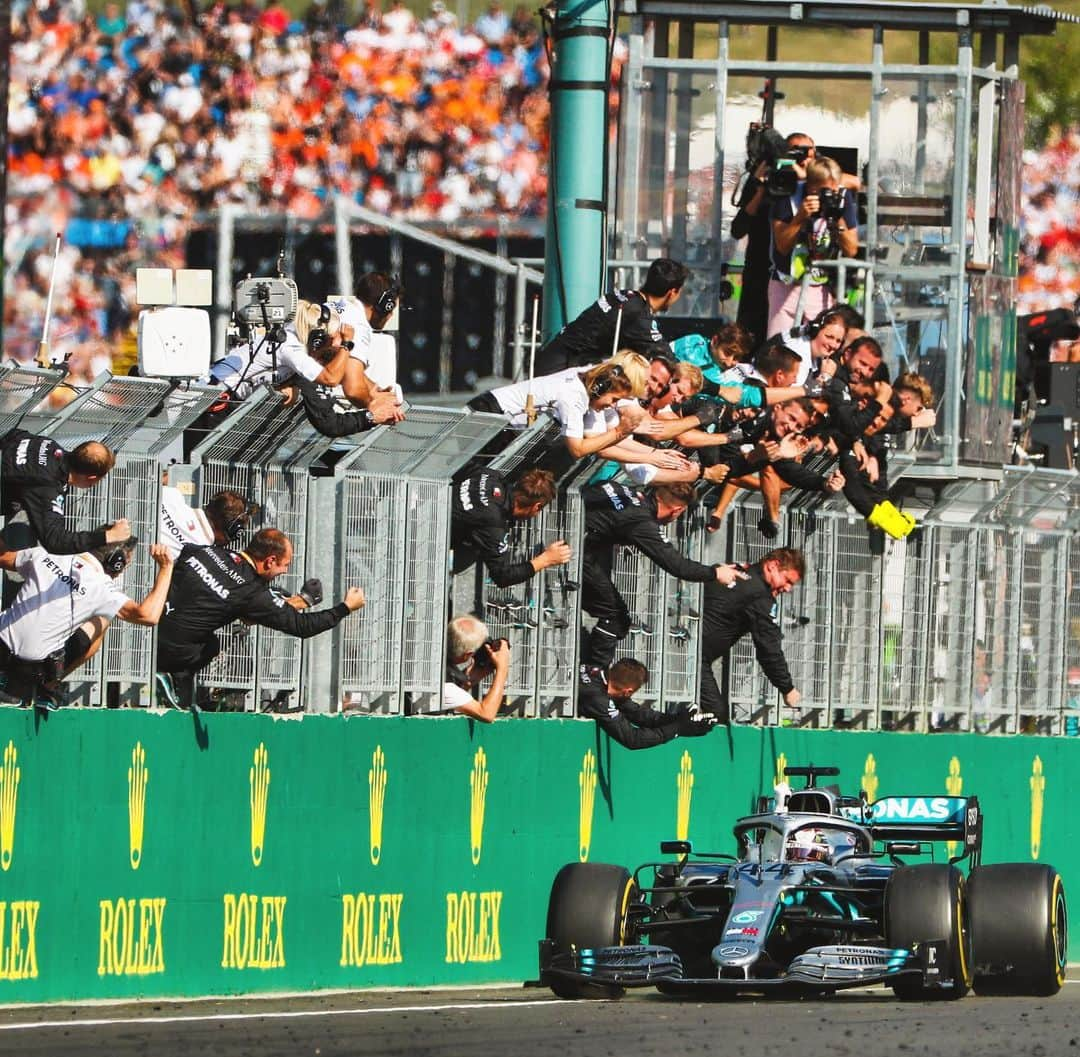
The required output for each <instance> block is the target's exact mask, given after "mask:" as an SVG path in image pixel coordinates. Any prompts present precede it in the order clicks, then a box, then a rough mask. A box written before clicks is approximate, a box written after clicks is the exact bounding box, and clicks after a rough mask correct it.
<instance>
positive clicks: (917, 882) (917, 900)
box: [885, 863, 973, 1000]
mask: <svg viewBox="0 0 1080 1057" xmlns="http://www.w3.org/2000/svg"><path fill="white" fill-rule="evenodd" d="M885 935H886V939H887V941H888V943H889V946H891V947H903V948H906V949H908V950H910V949H912V948H913V947H915V946H916V945H917V944H922V943H924V942H926V941H929V940H944V941H945V956H944V959H943V961H944V964H943V965H942V966H941V974H942V977H943V978H945V979H949V980H951V981H952V983H951V985H950V986H948V987H926V986H925V985H924V983H923V980H922V978H921V977H920V976H903V977H900V978H899V979H897V980H896V981H894V983H893V985H892V989H893V991H894V992H895V993H896V996H897V998H900V999H904V1000H926V999H946V1000H949V999H956V998H963V996H964V995H966V994H967V992H968V990H969V989H970V987H971V976H972V965H973V962H972V957H971V930H970V928H969V924H968V905H967V891H966V886H965V884H964V875H963V874H962V873H960V871H959V870H958V869H956V867H955V866H949V865H947V864H945V863H923V864H920V865H918V866H902V867H900V868H899V869H898V870H897V871H896V872H895V873H894V874H893V875H892V877H890V878H889V884H888V886H887V887H886V889H885Z"/></svg>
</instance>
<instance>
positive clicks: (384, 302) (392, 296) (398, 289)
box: [375, 275, 402, 316]
mask: <svg viewBox="0 0 1080 1057" xmlns="http://www.w3.org/2000/svg"><path fill="white" fill-rule="evenodd" d="M401 294H402V286H401V280H400V279H399V278H398V277H397V276H396V275H391V276H390V285H389V286H388V287H387V288H386V289H385V290H384V291H383V292H382V293H381V294H379V299H378V301H376V302H375V311H376V312H378V314H379V315H380V316H389V315H390V314H391V313H392V312H393V311H394V309H395V308H396V307H397V303H398V299H399V298H400V297H401Z"/></svg>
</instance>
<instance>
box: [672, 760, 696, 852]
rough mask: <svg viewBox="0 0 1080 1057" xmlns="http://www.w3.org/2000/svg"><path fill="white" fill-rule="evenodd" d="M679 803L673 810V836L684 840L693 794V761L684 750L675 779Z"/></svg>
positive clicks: (687, 829) (687, 832)
mask: <svg viewBox="0 0 1080 1057" xmlns="http://www.w3.org/2000/svg"><path fill="white" fill-rule="evenodd" d="M675 785H676V787H677V788H678V790H679V804H678V807H677V808H676V811H675V836H676V838H677V839H678V840H686V838H687V837H688V836H689V834H690V798H691V797H692V796H693V795H694V761H693V760H692V759H691V758H690V753H688V752H684V753H683V754H682V759H681V760H679V776H678V778H676V779H675Z"/></svg>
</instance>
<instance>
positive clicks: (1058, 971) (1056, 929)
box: [968, 863, 1069, 995]
mask: <svg viewBox="0 0 1080 1057" xmlns="http://www.w3.org/2000/svg"><path fill="white" fill-rule="evenodd" d="M968 900H969V904H970V909H971V936H972V942H973V947H974V966H975V993H976V994H979V995H1056V994H1057V993H1058V991H1060V990H1061V987H1062V985H1063V984H1064V983H1065V965H1066V962H1067V959H1068V948H1069V923H1068V913H1067V910H1066V905H1065V887H1064V885H1063V884H1062V883H1061V875H1060V874H1059V873H1058V872H1057V870H1055V869H1054V868H1053V867H1052V866H1044V865H1042V864H1041V863H1002V864H1000V865H996V866H979V867H977V868H976V869H974V870H972V871H971V878H970V879H969V881H968Z"/></svg>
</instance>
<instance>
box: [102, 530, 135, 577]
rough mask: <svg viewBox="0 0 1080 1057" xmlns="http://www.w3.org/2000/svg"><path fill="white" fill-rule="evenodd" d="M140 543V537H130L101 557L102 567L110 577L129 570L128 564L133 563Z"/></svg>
mask: <svg viewBox="0 0 1080 1057" xmlns="http://www.w3.org/2000/svg"><path fill="white" fill-rule="evenodd" d="M138 542H139V540H138V537H136V536H130V537H129V538H128V539H126V540H124V541H123V542H122V543H118V544H116V546H115V547H111V548H110V549H109V550H107V551H106V552H105V553H104V554H103V555H102V556H101V567H102V568H103V569H104V570H105V571H106V572H107V573H108V574H109V575H110V576H119V575H120V574H121V573H122V572H123V571H124V570H125V569H126V568H127V566H128V562H130V561H131V555H132V554H133V553H134V551H135V547H136V545H137V544H138Z"/></svg>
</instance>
